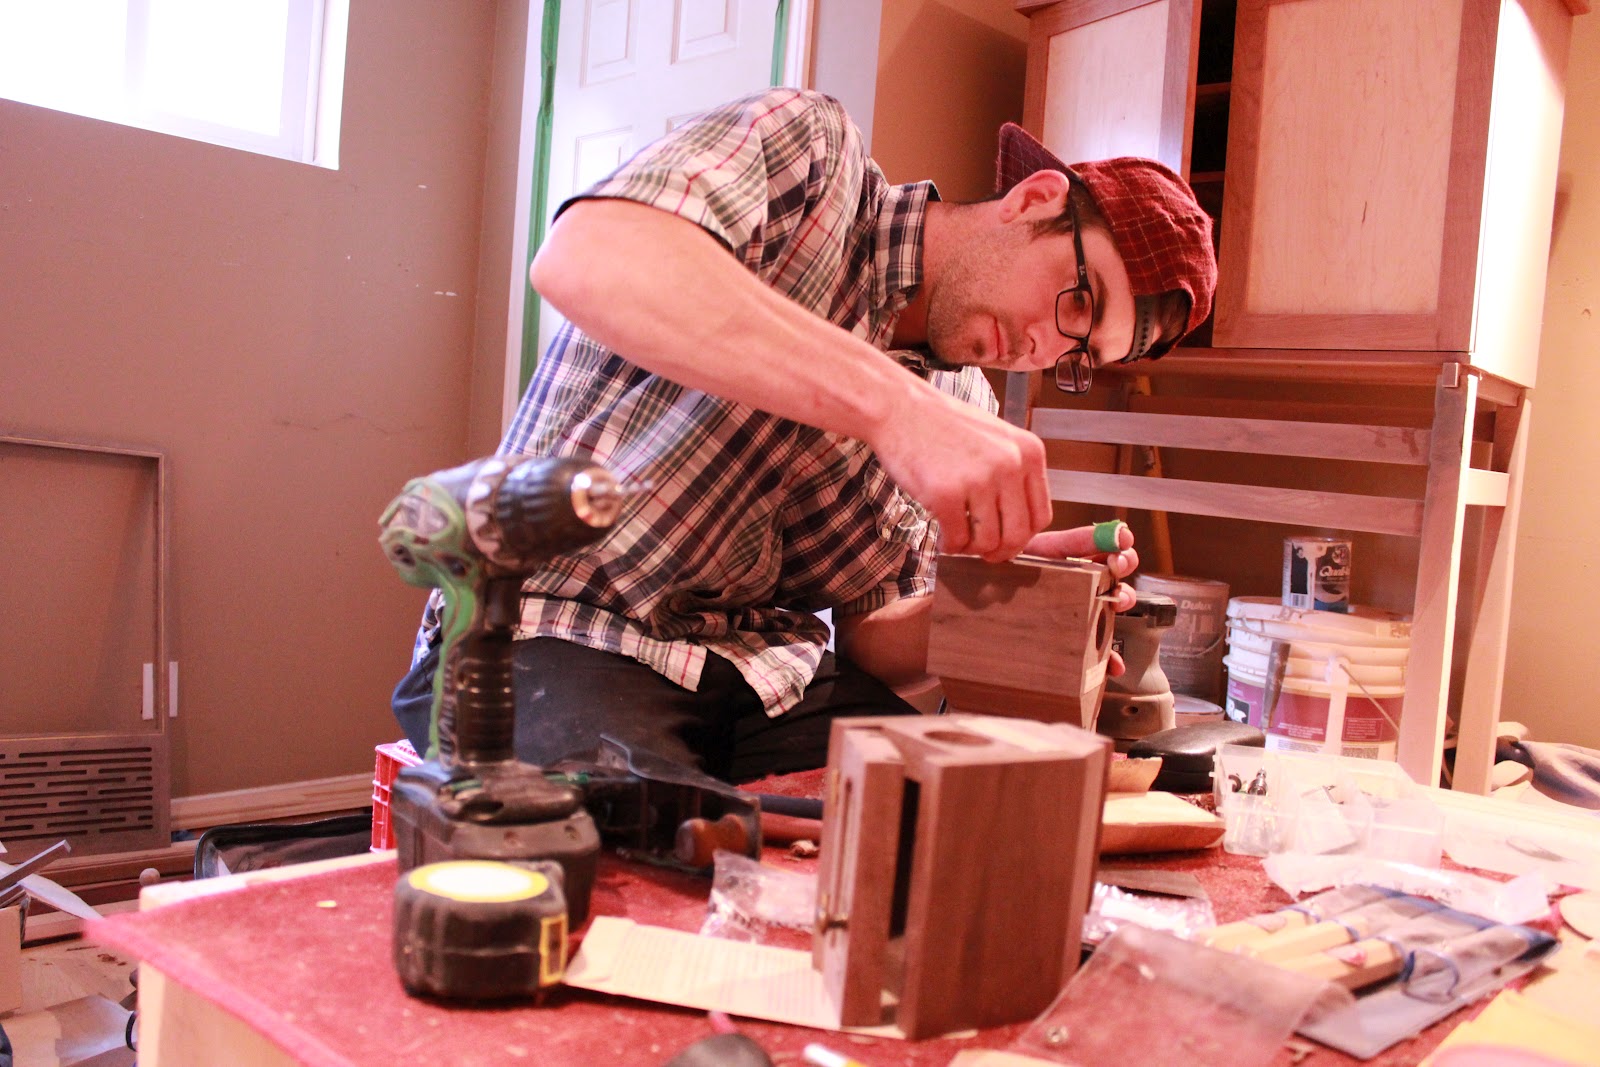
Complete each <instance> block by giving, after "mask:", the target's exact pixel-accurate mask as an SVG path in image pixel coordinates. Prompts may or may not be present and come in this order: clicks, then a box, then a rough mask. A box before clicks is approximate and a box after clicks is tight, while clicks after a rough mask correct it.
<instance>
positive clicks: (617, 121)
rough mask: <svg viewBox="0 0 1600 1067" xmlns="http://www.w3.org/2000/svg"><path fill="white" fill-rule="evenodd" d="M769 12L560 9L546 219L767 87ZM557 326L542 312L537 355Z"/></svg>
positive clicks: (758, 3) (611, 2) (648, 3)
mask: <svg viewBox="0 0 1600 1067" xmlns="http://www.w3.org/2000/svg"><path fill="white" fill-rule="evenodd" d="M794 6H803V5H794ZM776 10H777V0H567V2H566V3H565V4H563V5H562V10H561V36H560V41H559V44H558V47H557V52H556V74H555V92H554V98H553V99H554V111H553V114H552V121H551V129H550V168H549V186H548V189H549V195H548V198H547V200H546V203H547V204H548V205H549V211H550V214H551V215H552V216H553V215H554V214H555V211H556V209H557V208H558V207H560V206H561V203H562V202H563V201H564V200H566V198H567V197H569V196H571V195H572V194H573V193H575V192H578V191H581V190H583V189H585V188H587V187H588V186H589V185H591V184H593V183H594V182H595V181H596V180H598V179H600V178H602V177H604V176H605V175H606V174H608V173H609V172H610V171H612V170H613V169H615V168H616V166H617V165H618V164H620V163H622V162H623V161H624V160H626V159H627V158H628V157H629V156H631V155H632V154H633V153H634V152H636V151H638V150H639V149H640V148H642V147H644V146H645V145H647V144H649V143H650V142H651V141H653V140H655V139H656V138H657V137H659V136H661V135H662V134H663V133H666V132H667V131H668V130H670V129H672V128H673V127H674V126H676V125H678V124H679V123H681V122H683V121H684V120H685V119H688V118H690V117H692V116H694V115H697V114H699V113H700V112H702V111H705V110H706V109H707V108H711V107H714V106H716V105H717V104H720V103H723V102H724V101H726V100H731V99H732V98H734V97H736V96H741V95H743V94H744V93H748V92H754V91H755V90H757V89H761V88H763V87H764V86H766V85H768V84H769V83H770V82H771V77H772V42H773V27H774V19H775V13H776ZM548 221H549V220H548V219H546V222H547V223H548ZM561 321H562V320H561V317H560V314H559V313H558V312H557V311H556V310H555V309H554V308H552V307H551V306H550V305H549V304H548V303H544V304H542V306H541V308H540V312H539V351H540V352H541V353H542V352H543V351H544V349H545V347H546V346H547V345H549V343H550V338H551V337H552V336H554V334H555V331H556V328H557V327H558V326H559V325H560V324H561Z"/></svg>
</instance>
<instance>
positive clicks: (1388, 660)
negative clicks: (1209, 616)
mask: <svg viewBox="0 0 1600 1067" xmlns="http://www.w3.org/2000/svg"><path fill="white" fill-rule="evenodd" d="M1319 636H1320V635H1319ZM1274 640H1280V641H1285V642H1287V643H1288V645H1289V654H1290V655H1291V656H1294V657H1296V658H1297V659H1311V660H1327V659H1329V658H1331V657H1334V656H1343V657H1344V658H1346V659H1348V660H1349V661H1350V662H1351V663H1365V664H1369V665H1373V666H1389V667H1404V666H1405V664H1406V660H1407V659H1409V658H1410V656H1411V649H1410V647H1409V646H1408V645H1362V644H1356V643H1355V642H1352V641H1339V642H1331V641H1310V640H1307V639H1305V638H1304V637H1293V636H1276V637H1275V636H1274V635H1271V634H1264V633H1259V632H1257V631H1254V630H1246V629H1244V628H1243V627H1239V626H1230V627H1228V645H1229V647H1230V648H1235V649H1238V650H1239V651H1241V652H1250V653H1253V654H1255V655H1258V656H1267V655H1271V653H1272V642H1273V641H1274Z"/></svg>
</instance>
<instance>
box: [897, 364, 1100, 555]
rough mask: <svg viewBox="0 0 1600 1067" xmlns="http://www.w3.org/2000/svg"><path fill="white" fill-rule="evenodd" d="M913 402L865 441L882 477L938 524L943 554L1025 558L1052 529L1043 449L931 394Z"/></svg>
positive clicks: (1024, 434) (976, 411) (1006, 426)
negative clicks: (1039, 537)
mask: <svg viewBox="0 0 1600 1067" xmlns="http://www.w3.org/2000/svg"><path fill="white" fill-rule="evenodd" d="M918 384H920V383H918ZM915 395H916V399H917V403H916V404H915V405H914V406H911V405H907V407H906V408H905V409H903V410H902V411H901V412H900V413H898V414H897V415H896V416H895V417H893V418H891V419H888V420H886V421H885V423H884V424H883V426H882V427H881V429H880V432H879V433H877V434H876V435H874V436H873V437H872V438H869V443H870V444H871V445H872V446H873V450H874V451H875V452H876V453H877V455H878V459H879V461H880V462H881V463H882V464H883V466H884V469H885V470H886V471H888V473H889V476H890V477H892V478H893V479H894V480H895V482H896V483H898V484H899V485H900V487H901V488H902V489H904V490H905V491H906V492H907V493H909V494H911V496H912V497H914V498H915V499H916V500H917V501H918V502H920V503H921V504H922V506H923V507H925V508H927V509H928V510H929V511H930V512H932V514H933V516H934V518H936V519H938V520H939V525H940V528H941V536H942V540H941V544H940V547H941V549H942V550H943V551H945V552H954V553H958V554H962V555H973V556H981V557H983V558H984V559H986V560H988V561H989V562H991V563H998V562H1000V561H1002V560H1008V559H1010V558H1012V557H1013V556H1015V555H1017V553H1019V552H1022V551H1024V550H1025V546H1027V545H1028V544H1029V542H1030V539H1032V538H1033V537H1034V535H1035V534H1037V533H1038V532H1039V531H1040V530H1043V529H1044V528H1045V527H1046V526H1048V525H1049V524H1050V517H1051V516H1050V491H1049V487H1048V486H1047V484H1046V482H1045V455H1044V442H1043V441H1041V440H1039V438H1037V437H1035V436H1034V435H1033V434H1031V433H1029V432H1028V431H1027V430H1022V429H1018V428H1017V427H1015V426H1012V425H1011V424H1010V423H1008V422H1005V421H1003V420H1001V419H998V418H995V417H994V416H993V415H990V414H989V413H988V412H986V411H983V410H982V409H980V408H977V407H974V406H972V405H970V404H963V403H962V402H961V401H959V400H956V399H955V398H953V397H950V396H947V395H945V394H944V393H940V392H937V391H936V390H933V389H931V388H930V389H919V390H917V392H916V394H915ZM1091 547H1092V538H1091Z"/></svg>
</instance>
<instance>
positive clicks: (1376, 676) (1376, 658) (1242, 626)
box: [1223, 597, 1411, 759]
mask: <svg viewBox="0 0 1600 1067" xmlns="http://www.w3.org/2000/svg"><path fill="white" fill-rule="evenodd" d="M1274 640H1277V641H1283V642H1285V643H1286V644H1287V645H1288V646H1289V647H1288V657H1287V659H1286V660H1285V669H1284V674H1283V683H1282V686H1281V688H1280V690H1279V693H1278V697H1277V702H1276V703H1275V704H1274V706H1273V707H1272V709H1271V721H1270V722H1267V721H1266V711H1267V709H1266V707H1265V703H1266V700H1265V697H1266V688H1267V672H1268V660H1269V658H1270V656H1271V651H1272V642H1273V641H1274ZM1410 640H1411V632H1410V622H1409V621H1408V620H1406V619H1403V618H1400V617H1398V616H1395V615H1392V614H1390V613H1389V612H1384V611H1379V610H1377V609H1374V608H1367V607H1362V606H1359V605H1352V607H1351V613H1350V614H1348V615H1344V614H1332V613H1329V612H1322V611H1313V610H1307V609H1298V608H1290V607H1285V606H1284V605H1283V604H1281V603H1278V602H1276V601H1273V600H1269V599H1267V598H1263V597H1235V598H1234V599H1233V600H1232V601H1230V602H1229V604H1228V642H1229V651H1228V655H1227V657H1226V658H1225V659H1224V660H1223V662H1224V664H1225V665H1226V666H1227V669H1228V690H1227V696H1226V704H1225V707H1226V710H1227V714H1228V716H1229V717H1230V718H1233V719H1237V720H1238V721H1241V722H1248V723H1249V724H1250V725H1252V726H1255V727H1258V728H1260V729H1261V730H1263V731H1264V732H1265V733H1266V735H1267V747H1268V748H1270V749H1275V750H1278V751H1312V752H1334V753H1338V754H1341V755H1345V756H1358V757H1364V758H1369V759H1394V758H1395V753H1396V747H1397V744H1398V741H1399V730H1398V725H1397V724H1398V723H1399V721H1400V708H1401V705H1402V703H1403V702H1404V699H1405V661H1406V655H1407V653H1408V651H1409V646H1410Z"/></svg>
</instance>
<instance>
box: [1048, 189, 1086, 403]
mask: <svg viewBox="0 0 1600 1067" xmlns="http://www.w3.org/2000/svg"><path fill="white" fill-rule="evenodd" d="M1067 209H1068V210H1069V211H1071V212H1072V251H1073V252H1074V254H1076V255H1077V257H1078V284H1077V285H1074V286H1073V287H1072V288H1070V289H1063V290H1061V292H1059V293H1057V294H1056V332H1057V333H1059V334H1060V335H1061V336H1062V337H1065V338H1066V339H1067V340H1068V341H1071V342H1072V347H1070V348H1068V349H1067V350H1066V351H1065V352H1063V353H1061V355H1060V357H1059V358H1057V359H1056V388H1057V389H1059V390H1061V391H1062V392H1063V393H1071V394H1073V395H1074V396H1079V395H1082V394H1084V393H1087V392H1088V391H1089V386H1090V385H1091V384H1092V383H1093V382H1094V357H1093V356H1092V355H1090V354H1089V335H1090V334H1091V333H1093V332H1094V290H1093V289H1091V288H1090V287H1089V267H1088V265H1087V264H1086V263H1085V262H1084V259H1083V238H1082V236H1081V234H1082V232H1083V226H1082V225H1081V224H1080V222H1079V219H1078V207H1077V205H1076V204H1074V203H1072V201H1071V200H1068V201H1067ZM1068 323H1071V324H1073V326H1074V328H1075V327H1076V325H1077V324H1079V323H1086V324H1087V325H1086V326H1085V327H1084V331H1083V333H1082V334H1076V333H1073V332H1072V329H1069V328H1068V326H1067V324H1068Z"/></svg>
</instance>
